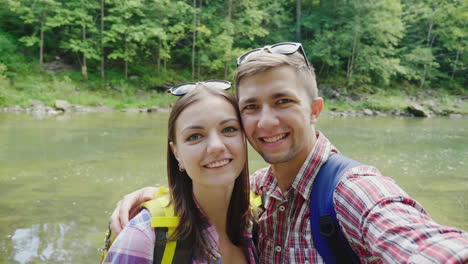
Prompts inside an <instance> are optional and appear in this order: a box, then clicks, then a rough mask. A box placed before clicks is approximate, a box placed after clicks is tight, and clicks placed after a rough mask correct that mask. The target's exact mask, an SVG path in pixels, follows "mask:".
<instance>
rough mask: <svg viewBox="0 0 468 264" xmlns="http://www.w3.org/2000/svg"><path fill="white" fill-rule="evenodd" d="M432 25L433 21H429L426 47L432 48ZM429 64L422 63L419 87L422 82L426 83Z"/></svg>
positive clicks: (421, 85) (422, 85) (422, 84)
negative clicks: (422, 69)
mask: <svg viewBox="0 0 468 264" xmlns="http://www.w3.org/2000/svg"><path fill="white" fill-rule="evenodd" d="M433 26H434V22H432V21H431V23H429V28H428V30H427V38H426V41H427V47H429V48H430V49H431V50H432V44H433V43H434V39H435V36H434V37H433V36H432V27H433ZM428 67H429V65H428V64H424V71H423V74H422V77H421V81H420V82H419V88H423V87H424V84H425V83H426V75H427V70H428Z"/></svg>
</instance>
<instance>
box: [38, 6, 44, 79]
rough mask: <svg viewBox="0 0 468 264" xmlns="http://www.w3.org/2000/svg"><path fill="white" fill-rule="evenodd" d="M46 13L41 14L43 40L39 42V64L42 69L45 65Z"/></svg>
mask: <svg viewBox="0 0 468 264" xmlns="http://www.w3.org/2000/svg"><path fill="white" fill-rule="evenodd" d="M44 16H45V15H44V14H42V16H41V40H40V42H39V66H40V67H41V70H42V68H43V66H44V20H45V18H44Z"/></svg>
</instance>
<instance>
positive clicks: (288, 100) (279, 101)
mask: <svg viewBox="0 0 468 264" xmlns="http://www.w3.org/2000/svg"><path fill="white" fill-rule="evenodd" d="M290 102H292V100H291V99H279V100H278V104H286V103H290Z"/></svg>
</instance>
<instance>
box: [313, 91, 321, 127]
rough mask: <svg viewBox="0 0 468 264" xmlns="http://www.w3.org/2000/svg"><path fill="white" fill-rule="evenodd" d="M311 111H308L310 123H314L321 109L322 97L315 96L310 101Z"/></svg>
mask: <svg viewBox="0 0 468 264" xmlns="http://www.w3.org/2000/svg"><path fill="white" fill-rule="evenodd" d="M310 107H311V111H310V123H311V124H315V123H317V121H318V118H319V116H320V113H321V112H322V109H323V98H322V97H317V98H315V99H314V100H313V101H312V105H311V106H310Z"/></svg>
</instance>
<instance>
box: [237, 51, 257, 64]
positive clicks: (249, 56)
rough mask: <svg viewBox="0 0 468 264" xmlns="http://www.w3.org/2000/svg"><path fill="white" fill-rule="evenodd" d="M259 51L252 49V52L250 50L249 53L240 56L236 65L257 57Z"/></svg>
mask: <svg viewBox="0 0 468 264" xmlns="http://www.w3.org/2000/svg"><path fill="white" fill-rule="evenodd" d="M260 51H261V49H254V50H251V51H249V52H247V53H245V54H244V55H242V56H240V57H239V58H238V59H237V64H238V65H241V64H242V63H244V62H246V61H248V60H249V59H250V58H251V57H255V56H256V55H257V53H259V52H260Z"/></svg>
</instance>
